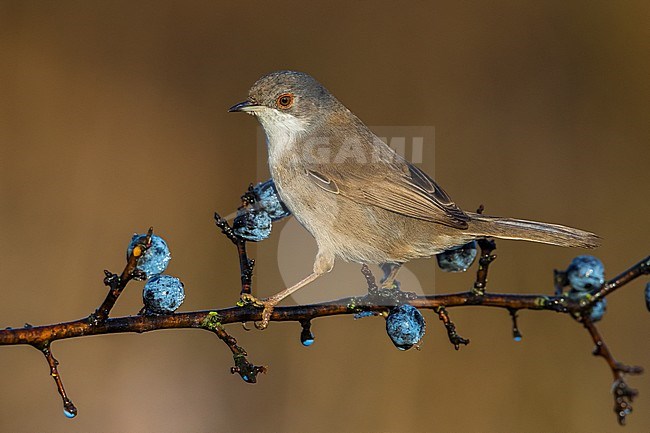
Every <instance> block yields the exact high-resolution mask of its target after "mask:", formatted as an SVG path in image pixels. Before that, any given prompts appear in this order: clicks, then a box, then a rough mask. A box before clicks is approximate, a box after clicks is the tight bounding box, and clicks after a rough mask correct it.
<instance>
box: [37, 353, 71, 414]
mask: <svg viewBox="0 0 650 433" xmlns="http://www.w3.org/2000/svg"><path fill="white" fill-rule="evenodd" d="M34 347H35V348H36V349H38V350H39V351H40V352H41V353H42V354H43V355H44V356H45V360H46V361H47V363H48V365H49V366H50V376H52V379H54V383H55V384H56V389H57V390H58V391H59V395H60V396H61V400H62V402H63V413H64V414H65V416H66V417H68V418H74V417H75V416H77V408H76V407H75V405H74V404H73V403H72V400H70V399H69V398H68V395H67V394H66V392H65V388H64V387H63V381H62V380H61V375H60V374H59V368H58V367H59V361H57V360H56V358H54V355H53V354H52V350H51V349H50V342H49V341H46V342H45V343H42V344H40V345H35V346H34Z"/></svg>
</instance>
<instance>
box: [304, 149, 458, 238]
mask: <svg viewBox="0 0 650 433" xmlns="http://www.w3.org/2000/svg"><path fill="white" fill-rule="evenodd" d="M306 173H307V177H308V178H309V179H310V180H311V181H312V182H314V183H315V184H316V185H318V186H319V187H321V188H322V189H324V190H325V191H328V192H330V193H333V194H340V195H342V196H344V197H348V198H350V199H351V200H354V201H356V202H358V203H363V204H366V205H371V206H377V207H380V208H382V209H386V210H389V211H391V212H395V213H398V214H401V215H405V216H407V217H411V218H417V219H421V220H425V221H431V222H435V223H438V224H444V225H446V226H450V227H455V228H458V229H466V228H467V222H468V221H469V217H468V216H467V215H466V214H465V212H463V211H462V210H461V209H460V208H459V207H458V206H456V204H455V203H454V202H453V201H452V200H451V199H450V198H449V196H448V195H447V193H446V192H445V191H443V189H442V188H440V187H439V186H438V185H437V184H436V183H435V181H434V180H433V179H431V177H429V176H428V175H427V174H426V173H425V172H423V171H422V170H420V169H419V168H417V167H416V166H414V165H413V164H411V163H409V162H408V161H406V160H404V159H403V158H401V157H399V156H398V155H396V154H394V155H393V158H392V160H391V161H383V162H381V163H379V164H376V163H371V164H359V165H356V164H355V165H352V166H351V165H347V164H346V165H339V164H316V165H313V166H310V167H306Z"/></svg>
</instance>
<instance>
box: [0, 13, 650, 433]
mask: <svg viewBox="0 0 650 433" xmlns="http://www.w3.org/2000/svg"><path fill="white" fill-rule="evenodd" d="M308 5H309V3H306V2H304V1H303V2H294V3H291V2H265V3H261V2H260V3H254V2H210V1H194V2H126V1H122V2H120V1H111V2H83V1H62V2H28V1H23V2H17V1H15V2H12V1H3V2H1V3H0V152H1V153H0V161H1V163H0V164H1V165H0V179H1V183H0V185H1V192H0V198H1V200H2V201H1V209H0V290H1V293H2V302H0V325H1V326H3V327H4V326H20V325H22V324H23V323H24V322H29V323H32V324H45V323H53V322H58V321H66V320H72V319H77V318H80V317H83V316H85V315H87V314H89V313H90V312H91V311H93V309H94V308H96V306H97V305H98V304H99V303H100V302H101V300H102V299H103V296H104V294H105V289H104V287H103V286H102V282H101V280H102V275H103V274H102V270H103V269H105V268H106V269H111V270H113V271H118V270H120V269H121V267H122V266H123V260H124V251H125V248H126V245H127V243H128V241H129V239H130V236H131V234H132V233H133V232H134V231H139V232H141V231H143V230H146V228H147V227H148V226H149V225H154V226H155V228H156V230H157V233H158V234H160V235H162V236H164V237H165V238H166V239H167V241H168V243H169V245H170V247H171V249H172V254H173V260H172V262H171V265H170V268H169V273H171V274H173V275H176V276H178V277H180V278H181V279H182V280H183V281H184V283H185V287H186V292H187V299H186V301H185V304H184V305H183V307H182V309H184V310H192V309H207V308H210V307H220V306H227V305H231V304H232V303H233V302H234V301H235V300H236V297H237V293H238V292H237V291H238V288H237V287H238V280H239V277H238V266H237V260H236V256H235V253H234V250H233V248H232V246H231V245H230V244H229V242H227V241H226V240H225V238H223V237H222V236H221V235H219V234H218V232H217V229H216V228H215V227H214V225H213V222H212V212H213V211H214V210H219V211H221V212H223V213H227V212H229V211H231V210H233V209H234V208H235V207H236V206H237V203H238V199H239V196H240V195H241V193H242V192H243V191H244V189H245V187H246V185H247V184H248V183H249V182H251V181H256V180H260V177H261V176H262V174H260V173H257V172H256V169H255V167H256V166H257V160H258V158H264V157H265V156H264V155H263V154H262V155H256V145H255V143H256V134H257V126H256V122H255V121H254V120H253V119H251V118H249V117H247V116H243V115H232V114H228V113H226V109H227V108H228V107H229V106H230V105H231V104H233V103H235V102H238V101H240V100H242V99H243V98H244V97H245V95H246V92H247V90H248V88H249V86H250V85H251V84H252V83H253V81H254V80H255V79H257V78H258V77H259V76H261V75H263V74H265V73H267V72H270V71H272V70H276V69H285V68H289V69H298V70H303V71H306V72H309V73H311V74H313V75H315V76H316V77H317V78H318V79H319V80H320V81H322V82H323V83H324V84H325V85H326V86H327V87H328V88H329V89H330V90H331V91H332V92H333V93H334V94H335V95H337V96H338V97H339V99H341V100H342V101H343V102H344V103H345V104H346V105H347V106H348V107H349V108H350V109H351V110H352V111H354V112H355V113H356V114H358V115H359V116H360V117H361V118H362V119H363V120H364V121H366V123H368V124H370V125H432V126H435V128H436V149H435V157H436V158H435V161H433V160H431V159H427V160H425V162H424V168H425V169H427V170H428V171H433V170H434V165H435V173H436V178H437V179H438V180H439V181H440V183H441V184H442V185H443V186H444V187H445V189H446V190H447V191H448V192H449V193H450V194H451V195H452V197H454V199H455V200H456V201H457V202H458V203H459V204H460V205H461V206H462V207H464V208H467V209H473V208H475V207H476V206H477V205H478V204H479V203H484V204H485V205H486V206H487V209H488V211H490V212H491V213H493V214H503V215H508V216H518V217H524V218H531V219H538V220H542V221H552V222H557V223H564V224H568V225H574V226H578V227H581V228H584V229H589V230H593V231H595V232H597V233H599V234H600V235H601V236H602V237H603V238H604V242H603V246H602V247H601V248H600V249H599V250H598V251H597V252H596V254H597V255H598V256H599V257H600V258H601V259H602V260H603V261H604V262H605V265H606V268H607V271H608V276H610V277H612V276H614V275H615V274H616V273H618V272H620V271H622V270H624V269H625V268H626V267H627V266H629V265H631V264H633V263H635V262H636V261H638V260H639V259H640V258H642V257H644V256H645V255H647V254H648V253H649V252H650V251H649V250H648V243H647V241H648V237H649V235H650V228H649V227H648V224H647V221H648V215H650V200H648V179H647V176H648V167H649V164H650V155H649V152H648V144H649V143H650V129H649V126H648V125H649V122H648V117H649V114H650V107H649V105H650V91H649V86H648V76H649V73H650V70H649V69H650V67H649V66H650V58H649V55H648V53H649V51H648V48H649V43H648V41H649V40H650V26H648V18H649V13H650V4H649V3H648V2H645V1H638V2H633V1H630V2H596V3H595V2H590V1H570V2H567V1H552V2H542V3H540V4H535V3H533V2H509V1H502V2H490V3H489V4H488V3H487V2H485V3H481V4H471V3H469V2H446V3H441V2H431V3H426V2H411V3H410V5H409V6H397V5H395V3H394V2H390V1H383V2H350V1H346V2H328V3H327V4H323V5H317V6H308ZM284 224H287V223H286V222H282V223H280V224H277V225H276V230H277V231H279V230H280V229H281V228H282V226H283V225H284ZM277 231H274V236H273V237H272V238H271V239H270V240H269V241H267V243H266V245H267V246H266V247H264V248H260V249H259V250H258V254H257V257H256V258H257V259H258V262H259V266H260V274H259V278H258V279H257V280H256V282H257V283H258V288H259V292H258V293H260V294H270V293H272V292H274V291H275V290H277V289H279V288H280V287H281V286H282V285H283V284H284V283H283V281H282V279H281V278H280V274H279V272H278V269H277V261H276V257H275V256H274V249H273V245H275V244H274V242H277ZM269 246H270V247H269ZM261 253H263V255H260V254H261ZM579 253H580V252H579V251H574V250H573V251H572V250H564V249H560V248H556V247H549V246H539V245H530V244H525V243H515V242H506V241H503V242H500V244H499V249H498V254H499V258H498V260H497V262H496V263H495V265H494V268H493V270H492V271H493V272H492V273H491V278H490V285H489V288H491V289H492V290H494V291H496V290H499V291H505V292H518V293H533V292H547V293H550V292H551V291H552V269H553V268H554V267H557V268H563V267H565V266H566V264H567V263H568V262H569V261H570V259H571V258H572V257H573V256H575V255H577V254H579ZM253 254H254V255H255V251H253ZM434 268H435V264H434V261H426V262H418V263H416V264H414V265H413V267H412V268H411V270H413V272H415V273H416V274H417V273H418V272H421V273H425V274H426V273H427V272H428V273H430V274H433V269H434ZM302 269H303V268H301V269H300V270H299V271H298V273H300V272H302ZM337 269H339V268H338V265H337V268H335V270H334V273H333V274H332V275H331V276H328V277H327V278H328V280H327V281H328V284H329V285H331V286H340V285H347V286H348V287H350V290H352V288H355V289H356V288H358V287H359V286H360V285H362V284H363V281H362V278H361V276H360V275H359V276H357V277H355V278H357V279H355V280H353V281H351V280H350V279H349V278H343V279H341V278H340V275H339V276H338V277H337ZM307 271H309V268H307V269H304V272H305V273H306V272H307ZM471 277H472V276H471V275H451V276H450V275H440V273H436V275H435V283H436V284H435V286H436V291H438V292H444V291H457V290H462V289H465V288H466V287H468V285H469V284H470V282H471ZM644 284H645V281H643V282H640V281H638V282H635V283H634V285H633V286H630V287H626V288H625V289H624V290H621V291H620V293H617V294H616V295H615V296H612V297H611V298H610V299H609V301H610V302H609V311H608V314H607V316H606V317H605V319H604V321H603V322H602V325H601V329H602V331H603V332H604V334H605V336H606V337H607V339H608V342H609V344H610V346H611V348H612V349H613V350H614V353H615V354H617V356H618V357H620V358H621V360H623V361H626V362H630V363H638V364H641V365H644V366H645V367H646V368H650V343H648V339H647V336H648V327H649V325H650V316H649V315H648V313H647V311H645V307H644V304H643V300H642V299H643V298H642V289H643V285H644ZM323 287H327V284H326V285H325V286H323ZM312 289H313V288H312ZM140 290H141V285H140V284H133V285H131V286H129V287H128V290H127V291H126V293H125V294H124V297H123V298H122V299H120V301H119V304H118V305H117V307H116V310H115V313H116V314H120V315H124V314H132V313H135V312H137V311H138V309H139V308H140V296H141V295H140ZM305 290H310V288H307V289H305ZM323 290H325V289H323ZM451 313H452V318H453V319H454V320H455V321H456V324H457V326H458V328H459V332H460V333H461V335H463V336H465V337H469V338H470V339H471V340H472V342H471V344H470V345H469V346H468V347H466V348H462V349H461V350H460V351H459V352H455V351H454V350H453V348H452V347H451V346H450V344H449V343H448V342H447V340H446V334H445V332H444V329H443V328H442V326H440V325H439V323H438V320H437V319H436V318H434V317H433V316H432V315H431V314H430V313H427V314H426V317H427V319H428V321H429V326H428V332H427V335H426V337H425V340H424V345H423V347H422V351H421V352H417V351H409V352H406V353H404V352H398V351H397V350H396V349H395V348H394V347H393V346H392V344H391V343H390V342H389V340H388V338H387V337H386V335H385V332H384V330H383V326H384V325H383V322H382V321H381V320H380V319H376V318H375V319H365V320H359V321H353V320H352V319H351V318H350V317H340V318H330V319H327V320H317V321H316V322H315V323H314V328H313V330H314V333H315V334H316V343H315V344H314V346H312V347H311V348H309V349H306V348H303V347H302V346H301V345H300V343H299V339H298V336H299V330H300V327H299V325H298V324H272V325H271V326H270V328H269V329H268V330H267V331H265V332H263V333H261V332H257V331H253V332H249V333H246V332H244V331H243V330H242V329H241V328H240V327H239V326H236V325H234V326H231V327H230V329H231V331H232V333H233V334H234V335H235V336H236V337H237V338H239V341H240V343H241V344H242V345H243V346H244V347H246V349H247V350H248V351H249V353H250V359H251V360H252V361H253V362H256V363H263V364H268V365H269V366H270V370H269V373H268V374H267V375H266V376H264V377H261V379H260V381H259V383H258V384H256V385H254V386H253V385H248V384H245V383H243V382H242V381H241V380H240V379H239V378H238V377H235V376H231V375H230V374H229V370H228V369H229V367H230V365H231V362H232V361H231V357H230V355H229V352H228V350H227V349H226V347H225V346H224V345H223V344H222V343H220V342H218V341H217V340H216V338H214V336H213V335H211V334H209V333H207V332H201V331H189V330H188V331H161V332H154V333H149V334H145V335H113V336H100V337H93V338H84V339H76V340H69V341H62V342H57V343H55V344H54V346H53V347H54V350H55V354H56V356H57V358H58V359H59V360H60V361H61V373H62V375H63V378H64V381H65V384H66V386H67V390H68V392H69V394H70V396H71V398H72V399H73V400H74V402H75V403H76V404H77V406H78V407H79V411H80V413H79V416H78V417H77V418H76V419H74V420H67V419H65V418H64V417H63V414H62V410H61V403H60V400H59V397H58V395H57V394H56V390H55V387H54V384H53V383H52V380H51V378H49V377H48V371H47V367H46V364H45V362H44V360H43V359H42V356H41V355H40V354H39V353H38V352H37V351H35V350H33V349H31V348H29V347H2V348H0V389H1V390H2V396H1V397H0V399H1V401H0V430H1V431H2V432H43V431H47V432H59V431H61V432H62V431H65V432H90V431H92V432H117V431H129V432H181V431H182V432H215V431H228V432H250V431H258V432H304V431H313V432H330V431H343V432H377V431H382V432H389V431H390V432H430V431H445V432H478V431H480V432H549V431H554V432H595V431H598V432H602V431H608V432H611V431H625V432H642V431H647V430H648V426H649V425H650V385H649V384H648V375H646V376H642V377H639V378H632V379H630V383H631V385H632V386H635V387H638V388H639V390H640V392H641V395H640V397H639V399H638V401H637V402H636V404H635V412H634V413H633V415H632V416H631V417H630V419H629V425H628V426H627V427H626V428H625V430H622V429H620V428H619V427H618V426H617V424H616V421H615V416H614V414H613V412H612V411H611V408H612V397H611V395H610V393H609V390H610V383H611V382H610V381H611V375H610V372H609V371H608V369H607V367H606V365H605V363H604V362H603V360H601V359H597V358H594V357H593V356H592V355H591V349H592V343H591V341H590V339H589V337H588V336H587V334H586V333H585V332H584V331H583V330H582V329H581V327H580V326H579V325H578V324H576V323H574V322H572V321H571V320H570V319H569V318H568V317H565V316H560V315H556V314H552V313H548V312H523V313H522V314H521V317H520V327H521V330H522V332H523V334H524V340H523V341H522V342H521V343H514V342H513V341H512V337H511V332H510V323H509V318H508V315H507V314H506V313H505V312H503V311H497V310H491V309H455V310H452V311H451Z"/></svg>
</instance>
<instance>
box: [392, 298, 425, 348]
mask: <svg viewBox="0 0 650 433" xmlns="http://www.w3.org/2000/svg"><path fill="white" fill-rule="evenodd" d="M425 327H426V324H425V322H424V317H423V316H422V313H420V311H419V310H418V309H417V308H415V307H413V306H411V305H408V304H403V305H400V306H398V307H395V308H393V309H392V310H391V311H390V313H389V314H388V317H386V332H387V333H388V336H389V337H390V339H391V340H392V342H393V344H394V345H395V346H396V347H397V348H398V349H399V350H408V349H410V348H411V347H413V346H414V345H416V344H417V343H418V342H419V341H420V340H421V339H422V336H423V335H424V330H425Z"/></svg>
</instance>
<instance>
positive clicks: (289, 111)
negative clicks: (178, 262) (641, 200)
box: [229, 71, 599, 328]
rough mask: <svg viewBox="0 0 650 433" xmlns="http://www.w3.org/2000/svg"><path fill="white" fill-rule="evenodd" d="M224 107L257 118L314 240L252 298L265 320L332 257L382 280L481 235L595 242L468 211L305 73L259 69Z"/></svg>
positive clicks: (280, 185)
mask: <svg viewBox="0 0 650 433" xmlns="http://www.w3.org/2000/svg"><path fill="white" fill-rule="evenodd" d="M229 111H242V112H246V113H249V114H252V115H254V116H256V117H257V119H258V120H259V122H260V123H261V124H262V127H263V128H264V131H265V133H266V137H267V144H268V155H269V168H270V170H271V176H272V177H273V180H274V182H275V185H276V187H277V190H278V194H279V196H280V198H281V199H282V201H284V203H285V204H286V206H287V208H289V210H290V211H291V213H292V214H293V215H294V216H295V217H296V218H297V219H298V221H299V222H300V223H301V224H302V225H303V226H304V227H305V228H306V229H307V230H308V231H309V232H310V233H311V234H312V235H313V236H314V238H315V239H316V243H317V244H318V254H317V256H316V260H315V262H314V269H313V272H312V273H311V275H309V276H308V277H306V278H305V279H303V280H302V281H300V282H298V283H296V284H295V285H293V286H291V287H289V288H287V289H285V290H283V291H281V292H279V293H277V294H276V295H273V296H271V297H269V298H267V299H264V300H260V301H258V300H256V299H255V298H252V297H250V298H249V300H250V301H253V302H255V303H257V304H258V305H262V306H264V312H263V314H262V322H261V323H260V324H259V326H260V327H261V328H265V327H266V326H267V325H268V322H269V319H270V317H271V313H272V312H273V308H274V307H275V305H276V304H277V303H278V302H280V301H281V300H282V299H284V298H285V297H287V296H289V295H290V294H291V293H293V292H295V291H296V290H298V289H300V288H301V287H303V286H305V285H306V284H309V283H310V282H312V281H314V280H315V279H316V278H318V277H319V276H321V275H323V274H324V273H326V272H329V271H331V270H332V268H333V267H334V260H335V258H336V257H339V258H341V259H343V260H346V261H353V262H358V263H364V264H379V265H382V267H384V269H388V271H387V272H386V275H385V276H384V278H383V280H382V285H383V286H384V287H391V286H392V284H393V280H394V279H395V276H396V274H397V271H398V270H399V268H400V266H401V265H402V264H404V263H406V262H408V261H409V260H413V259H417V258H423V257H431V256H433V255H435V254H438V253H440V252H442V251H445V250H448V249H450V248H453V247H457V246H460V245H463V244H465V243H467V242H470V241H472V240H474V239H477V238H485V237H496V238H502V239H517V240H525V241H532V242H542V243H546V244H552V245H560V246H568V247H583V248H594V247H596V246H598V244H599V239H598V237H597V236H596V235H594V234H593V233H589V232H585V231H582V230H577V229H574V228H570V227H564V226H561V225H556V224H547V223H540V222H534V221H525V220H519V219H512V218H502V217H494V216H487V215H482V214H477V213H472V212H464V211H463V210H461V209H460V208H459V207H458V206H456V204H455V203H454V202H453V201H452V200H451V199H450V198H449V196H448V195H447V193H445V191H443V190H442V188H440V187H439V186H438V185H437V184H436V183H435V182H434V180H433V179H431V177H429V176H428V175H427V174H426V173H424V172H423V171H422V170H420V169H419V168H417V167H416V166H414V165H413V164H411V163H409V162H408V161H406V160H405V159H404V158H403V157H401V156H400V155H398V154H397V153H396V152H395V151H394V150H393V149H392V148H390V147H389V146H388V145H386V144H385V143H384V142H383V141H381V140H380V139H379V138H378V137H377V136H376V135H375V134H373V133H372V131H370V129H368V127H367V126H366V125H364V123H363V122H362V121H361V120H359V118H358V117H357V116H355V115H354V114H352V112H350V110H348V109H347V108H346V107H345V106H344V105H343V104H342V103H340V102H339V101H338V100H337V99H336V98H335V97H334V96H333V95H332V94H330V93H329V92H328V91H327V89H325V87H323V86H322V85H321V84H320V83H319V82H318V81H316V80H315V79H314V78H312V77H311V76H310V75H308V74H305V73H301V72H294V71H279V72H273V73H271V74H268V75H265V76H264V77H262V78H260V79H259V80H257V82H256V83H255V84H254V85H253V87H252V88H251V89H250V91H249V95H248V99H247V100H246V101H244V102H241V103H239V104H237V105H234V106H233V107H231V108H230V110H229Z"/></svg>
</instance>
